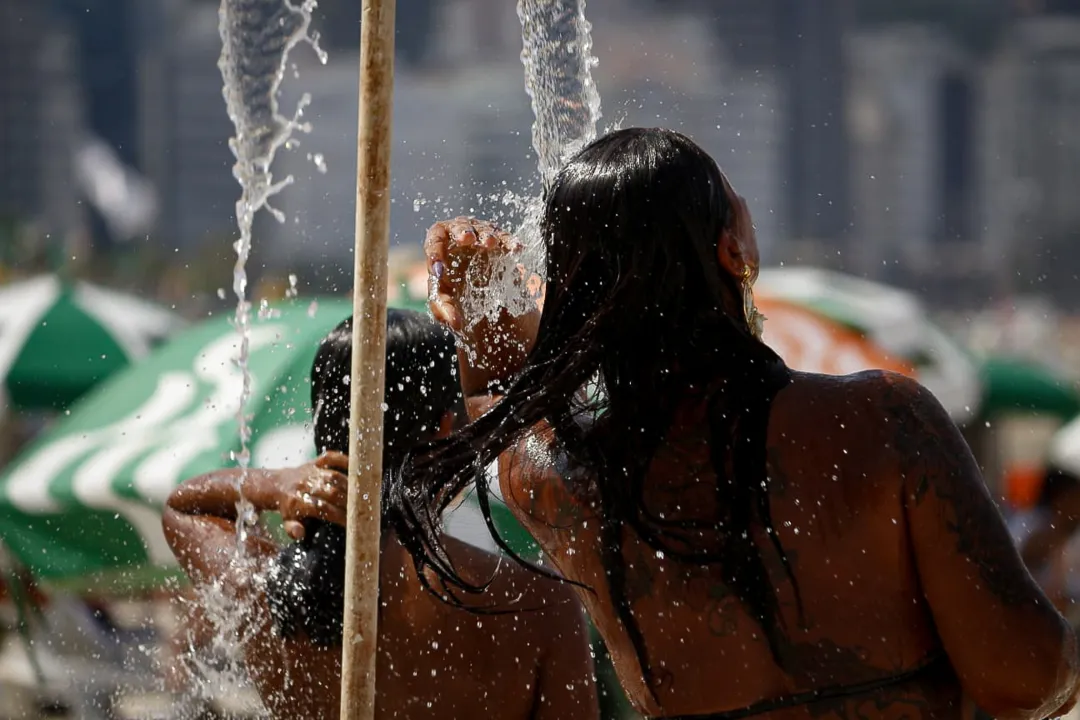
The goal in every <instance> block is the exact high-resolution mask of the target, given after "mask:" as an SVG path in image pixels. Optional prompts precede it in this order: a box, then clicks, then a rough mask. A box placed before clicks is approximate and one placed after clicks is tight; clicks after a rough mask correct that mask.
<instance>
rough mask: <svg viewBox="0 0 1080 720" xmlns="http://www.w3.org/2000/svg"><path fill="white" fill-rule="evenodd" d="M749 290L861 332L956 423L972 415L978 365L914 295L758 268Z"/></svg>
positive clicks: (818, 273) (833, 275)
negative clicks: (902, 365) (909, 371)
mask: <svg viewBox="0 0 1080 720" xmlns="http://www.w3.org/2000/svg"><path fill="white" fill-rule="evenodd" d="M755 290H757V291H760V292H761V293H763V294H765V295H767V296H771V297H775V298H780V299H783V300H788V301H790V302H794V303H798V304H801V305H804V306H806V307H808V308H810V309H812V310H814V311H816V312H818V313H821V314H822V315H825V316H827V317H830V318H832V319H833V320H835V321H837V322H840V323H843V324H844V325H847V326H848V327H850V328H852V329H854V330H856V331H858V332H860V333H862V334H863V335H865V336H866V337H868V338H869V339H870V340H872V341H873V342H874V343H875V344H877V345H878V346H879V347H881V348H882V349H883V350H885V352H887V353H888V354H889V355H891V356H893V357H894V358H897V359H899V360H902V361H904V362H906V363H907V364H909V365H910V366H912V367H913V368H914V370H915V372H916V376H917V377H918V379H919V382H921V383H922V384H923V385H925V386H926V387H927V389H929V390H930V391H931V392H932V393H934V396H935V397H937V399H938V401H939V402H941V404H942V405H943V406H944V407H945V409H946V410H947V411H948V412H949V414H950V415H951V416H952V418H953V420H955V421H956V422H958V423H963V422H966V421H967V420H970V419H971V418H972V417H973V416H974V415H975V414H976V412H978V409H979V407H978V406H979V401H980V397H981V393H982V380H981V373H980V369H981V368H980V363H979V361H978V360H977V359H976V358H975V357H974V356H973V355H972V354H971V353H970V352H969V351H968V350H967V348H965V347H964V346H963V345H961V344H960V343H958V342H956V341H955V340H953V339H952V338H950V337H949V336H948V335H947V334H945V333H944V332H943V331H942V330H941V328H939V327H938V326H937V325H936V324H935V323H934V322H933V321H932V320H931V318H930V316H929V314H928V313H927V312H926V309H925V307H924V306H923V304H922V302H921V301H920V300H919V299H918V298H917V297H916V296H915V295H913V294H911V293H908V292H904V291H903V290H899V289H897V288H893V287H889V286H888V285H882V284H880V283H874V282H870V281H868V280H863V279H861V278H856V277H853V276H851V275H845V274H843V273H837V272H831V271H827V270H819V269H815V268H768V269H763V270H762V271H761V276H760V278H759V279H758V282H757V285H756V286H755ZM766 327H767V325H766Z"/></svg>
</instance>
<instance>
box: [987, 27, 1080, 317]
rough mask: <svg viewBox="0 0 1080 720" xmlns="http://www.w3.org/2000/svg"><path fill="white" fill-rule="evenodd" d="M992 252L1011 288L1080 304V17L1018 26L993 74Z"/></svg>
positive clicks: (990, 145) (989, 77)
mask: <svg viewBox="0 0 1080 720" xmlns="http://www.w3.org/2000/svg"><path fill="white" fill-rule="evenodd" d="M986 99H987V110H986V115H987V132H986V148H987V150H986V153H985V162H984V166H983V173H984V177H985V178H986V180H985V185H986V188H987V196H986V202H985V203H984V205H983V215H982V218H981V219H982V225H983V226H984V227H985V228H987V243H986V246H985V252H986V254H987V257H988V261H993V262H995V264H996V266H997V267H999V268H1000V277H999V280H1000V285H1001V289H1002V291H1021V290H1027V289H1028V288H1029V287H1031V286H1032V285H1036V286H1037V287H1038V289H1039V291H1040V292H1043V293H1049V294H1051V295H1052V296H1054V298H1055V300H1056V301H1058V302H1059V303H1062V304H1065V305H1067V306H1069V307H1077V305H1078V303H1077V301H1076V290H1075V286H1076V280H1075V271H1074V268H1076V267H1077V264H1078V263H1080V249H1078V248H1080V203H1077V202H1076V193H1075V188H1076V187H1077V186H1078V185H1080V139H1078V135H1077V133H1076V129H1075V128H1076V118H1077V117H1078V116H1080V19H1076V18H1065V17H1042V18H1040V17H1036V18H1032V19H1029V20H1025V21H1023V22H1021V23H1020V24H1019V25H1017V26H1016V27H1015V28H1014V31H1013V33H1012V35H1011V37H1010V38H1009V40H1008V43H1007V45H1006V47H1005V49H1004V51H1003V52H1002V53H1001V54H1000V55H999V56H998V57H997V58H996V59H995V61H994V63H993V64H992V65H991V66H990V67H989V68H988V71H987V78H986Z"/></svg>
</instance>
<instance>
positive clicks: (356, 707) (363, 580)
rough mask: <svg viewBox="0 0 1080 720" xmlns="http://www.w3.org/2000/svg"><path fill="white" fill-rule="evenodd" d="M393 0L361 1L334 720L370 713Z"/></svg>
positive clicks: (360, 718)
mask: <svg viewBox="0 0 1080 720" xmlns="http://www.w3.org/2000/svg"><path fill="white" fill-rule="evenodd" d="M394 5H395V0H363V6H362V7H363V10H362V15H361V23H360V112H359V121H358V123H357V133H356V155H357V167H356V249H355V261H356V269H355V274H354V278H353V283H354V284H353V354H352V376H351V377H352V384H351V387H350V391H351V399H352V410H351V417H350V429H351V432H350V433H349V508H348V516H347V517H348V525H347V526H346V536H347V541H346V545H345V629H344V634H343V641H342V659H341V720H373V719H374V717H375V660H376V657H375V655H376V654H375V649H376V642H377V639H378V634H379V633H378V598H379V592H378V588H379V519H380V512H379V510H380V504H381V495H382V492H381V491H382V434H383V410H382V404H383V389H384V383H385V363H386V262H387V245H388V242H389V235H390V136H391V134H390V130H391V126H392V110H393V107H392V105H393V91H394Z"/></svg>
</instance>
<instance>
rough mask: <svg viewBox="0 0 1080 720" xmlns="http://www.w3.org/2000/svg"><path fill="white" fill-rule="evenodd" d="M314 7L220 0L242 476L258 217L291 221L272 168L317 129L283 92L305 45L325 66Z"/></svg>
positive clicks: (245, 507) (310, 0)
mask: <svg viewBox="0 0 1080 720" xmlns="http://www.w3.org/2000/svg"><path fill="white" fill-rule="evenodd" d="M315 7H316V0H302V1H301V2H299V3H298V4H293V3H292V2H289V0H221V7H220V10H219V11H218V21H219V22H218V29H219V32H220V34H221V43H222V48H221V58H220V59H219V60H218V68H219V69H220V70H221V77H222V79H223V80H224V89H223V90H222V95H223V96H224V97H225V106H226V109H227V110H228V113H229V118H230V119H231V120H232V122H233V126H234V128H235V131H236V134H235V135H234V136H233V137H232V138H231V139H230V140H229V147H230V148H231V150H232V152H233V155H234V156H235V157H236V163H235V164H234V165H233V176H234V177H235V178H236V180H237V181H238V182H239V183H240V188H241V193H240V199H239V200H238V201H237V203H236V221H237V225H238V227H239V231H240V237H239V239H238V240H237V241H236V242H235V244H234V245H233V247H234V249H235V250H236V265H235V267H234V270H233V292H235V294H236V299H237V305H236V327H237V330H238V332H239V333H240V338H241V339H240V353H239V357H238V358H237V364H238V365H239V366H240V369H241V371H242V373H243V378H244V380H243V390H242V392H241V402H240V410H239V413H238V416H237V420H238V423H239V426H240V451H239V452H238V453H236V456H235V459H236V461H237V463H238V464H239V466H240V467H241V469H243V470H246V469H247V467H248V464H249V463H250V460H251V453H250V448H249V443H250V440H251V427H250V425H249V422H248V416H247V405H248V400H249V398H250V395H251V375H250V372H249V370H248V366H247V362H248V353H249V345H250V323H251V303H250V302H249V301H248V299H247V270H246V265H247V260H248V256H249V255H250V253H251V229H252V223H253V222H254V219H255V214H256V213H257V212H258V211H259V210H262V209H266V210H268V211H269V212H271V213H272V214H273V215H274V217H275V218H277V219H278V220H279V221H283V220H284V216H283V215H282V214H281V213H280V212H278V211H277V210H275V209H274V208H273V207H271V206H270V205H269V200H270V198H271V197H272V196H273V195H275V194H276V193H277V192H279V191H280V190H281V189H282V188H283V187H285V186H286V185H289V184H290V183H292V181H293V178H292V177H291V176H289V177H286V178H284V179H283V180H280V181H277V182H275V181H274V178H273V175H272V173H271V172H270V167H271V165H272V164H273V162H274V156H275V155H276V154H277V151H278V149H280V148H281V147H282V146H283V145H286V144H288V143H290V140H291V138H292V137H293V134H294V133H296V132H307V131H308V130H309V129H310V128H309V126H308V125H307V124H305V123H303V122H301V118H302V116H303V111H304V108H305V107H306V106H307V105H308V103H309V102H310V97H309V96H307V95H305V96H304V97H303V98H302V99H301V101H300V103H299V105H298V106H297V108H296V110H295V112H294V113H293V116H292V117H291V118H289V117H285V116H283V115H282V114H281V112H280V108H279V107H278V89H279V88H280V86H281V81H282V79H283V78H284V76H285V68H286V62H287V60H288V56H289V52H290V51H291V50H292V49H293V48H294V47H296V45H298V44H299V43H302V42H305V43H308V44H309V45H311V47H312V48H314V50H315V52H316V53H317V54H318V56H319V59H320V60H321V61H322V62H324V63H325V62H326V55H325V53H323V52H322V50H321V49H320V48H319V45H318V38H317V37H316V36H315V35H314V34H313V33H312V32H311V31H310V27H311V13H312V11H313V10H314V9H315ZM237 511H238V512H237V518H238V519H237V523H236V526H237V532H238V533H239V535H240V539H241V540H242V539H243V536H244V535H245V533H246V532H247V529H248V528H249V527H250V524H251V523H252V522H253V521H254V511H253V508H252V507H251V506H250V504H249V503H246V502H241V504H240V507H238V508H237ZM240 546H241V547H242V544H241V545H240Z"/></svg>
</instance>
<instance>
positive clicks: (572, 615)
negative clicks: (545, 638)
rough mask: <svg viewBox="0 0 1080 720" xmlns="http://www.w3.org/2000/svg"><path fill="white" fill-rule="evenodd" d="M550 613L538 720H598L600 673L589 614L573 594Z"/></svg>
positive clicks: (539, 691) (538, 694) (567, 594)
mask: <svg viewBox="0 0 1080 720" xmlns="http://www.w3.org/2000/svg"><path fill="white" fill-rule="evenodd" d="M560 595H561V597H560V598H559V600H558V601H556V602H557V604H556V605H554V606H553V607H552V608H551V609H550V610H548V611H547V612H548V613H550V615H549V617H551V618H552V620H551V623H550V626H549V627H550V637H549V644H548V647H547V649H546V651H545V652H544V655H543V657H542V659H541V663H542V664H541V667H540V681H539V683H538V687H537V691H538V693H537V698H538V699H537V703H536V711H535V713H534V714H533V718H534V720H561V719H562V718H576V719H578V720H596V718H599V716H600V701H599V699H598V698H597V696H596V671H595V668H594V667H593V660H592V646H591V645H590V643H589V633H588V628H587V626H586V624H585V613H584V612H583V611H582V609H581V604H580V603H579V602H578V599H577V597H575V596H574V594H573V593H571V592H569V591H567V592H563V593H560Z"/></svg>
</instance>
